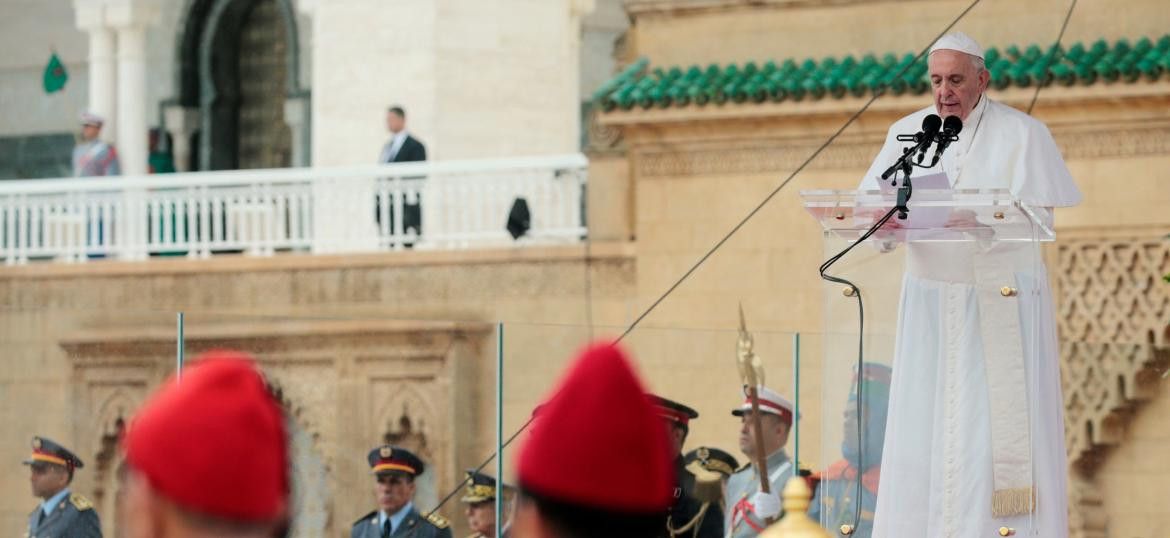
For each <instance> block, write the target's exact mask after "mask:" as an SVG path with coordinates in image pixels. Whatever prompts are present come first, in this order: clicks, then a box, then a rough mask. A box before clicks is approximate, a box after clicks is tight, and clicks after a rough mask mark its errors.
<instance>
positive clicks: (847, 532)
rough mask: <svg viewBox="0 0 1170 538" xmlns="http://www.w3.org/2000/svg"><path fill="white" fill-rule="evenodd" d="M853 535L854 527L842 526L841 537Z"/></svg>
mask: <svg viewBox="0 0 1170 538" xmlns="http://www.w3.org/2000/svg"><path fill="white" fill-rule="evenodd" d="M850 534H853V525H841V536H849V535H850Z"/></svg>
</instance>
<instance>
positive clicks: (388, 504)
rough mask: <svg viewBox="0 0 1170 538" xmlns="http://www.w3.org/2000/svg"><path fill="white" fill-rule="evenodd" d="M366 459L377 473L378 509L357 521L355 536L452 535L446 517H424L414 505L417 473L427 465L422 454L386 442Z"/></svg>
mask: <svg viewBox="0 0 1170 538" xmlns="http://www.w3.org/2000/svg"><path fill="white" fill-rule="evenodd" d="M366 460H367V462H368V463H369V464H370V469H371V470H372V471H373V474H374V483H375V490H376V492H377V499H378V509H377V510H374V511H373V512H370V513H368V514H366V515H365V516H362V518H361V519H359V520H357V521H355V522H354V524H353V528H352V529H351V530H350V533H349V535H350V537H351V538H390V537H394V538H399V537H410V538H451V529H450V528H449V527H450V524H449V523H448V522H447V520H446V519H444V518H443V517H442V516H440V515H438V514H431V515H428V516H426V517H423V516H422V514H420V513H419V512H418V510H416V509H415V508H414V488H415V486H414V477H416V476H418V475H420V474H422V472H423V470H425V468H426V467H425V465H424V464H423V461H422V460H421V459H419V457H418V456H415V455H414V454H413V453H412V452H410V451H409V450H406V449H405V448H400V447H396V446H391V445H382V446H379V447H376V448H374V449H373V450H371V451H370V453H369V455H367V457H366Z"/></svg>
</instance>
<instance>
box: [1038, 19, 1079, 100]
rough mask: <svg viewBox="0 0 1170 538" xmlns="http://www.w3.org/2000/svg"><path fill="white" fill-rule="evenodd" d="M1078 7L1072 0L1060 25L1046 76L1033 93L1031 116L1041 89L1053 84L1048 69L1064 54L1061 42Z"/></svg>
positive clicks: (1045, 72) (1045, 67)
mask: <svg viewBox="0 0 1170 538" xmlns="http://www.w3.org/2000/svg"><path fill="white" fill-rule="evenodd" d="M1076 8H1077V0H1072V3H1071V4H1069V6H1068V13H1067V14H1065V16H1064V24H1062V25H1060V33H1059V34H1057V36H1056V44H1055V46H1054V47H1053V48H1052V55H1051V57H1050V58H1048V61H1047V62H1045V64H1044V78H1043V79H1042V80H1040V82H1039V83H1038V84H1036V92H1035V93H1033V94H1032V102H1031V103H1028V115H1029V116H1031V115H1032V109H1033V108H1036V100H1037V99H1039V98H1040V90H1041V89H1043V88H1045V87H1047V86H1049V85H1051V84H1052V77H1051V75H1050V73H1049V72H1048V70H1049V69H1052V64H1054V63H1056V62H1057V61H1058V60H1060V57H1061V56H1063V55H1064V49H1063V48H1061V46H1060V42H1061V40H1062V39H1064V31H1065V30H1068V21H1069V19H1071V18H1072V14H1073V10H1074V9H1076Z"/></svg>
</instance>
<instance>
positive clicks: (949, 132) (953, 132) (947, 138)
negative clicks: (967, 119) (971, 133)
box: [930, 116, 963, 168]
mask: <svg viewBox="0 0 1170 538" xmlns="http://www.w3.org/2000/svg"><path fill="white" fill-rule="evenodd" d="M962 130H963V120H960V119H959V117H958V116H947V119H945V120H943V126H942V134H939V135H938V136H937V140H938V142H937V143H936V144H935V145H934V158H932V159H931V160H930V168H933V167H934V165H936V164H938V161H939V159H941V158H942V153H943V151H945V150H946V149H947V146H950V145H951V142H954V141H956V140H958V139H959V132H960V131H962Z"/></svg>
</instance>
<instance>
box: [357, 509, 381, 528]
mask: <svg viewBox="0 0 1170 538" xmlns="http://www.w3.org/2000/svg"><path fill="white" fill-rule="evenodd" d="M377 513H378V511H377V510H374V511H373V512H370V513H368V514H366V515H364V516H362V517H359V518H358V519H357V521H354V522H353V524H354V525H357V524H358V523H361V522H363V521H365V520H367V519H370V518H371V517H374V516H375V515H376V514H377ZM374 524H375V525H377V524H378V520H377V519H375V520H374Z"/></svg>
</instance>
